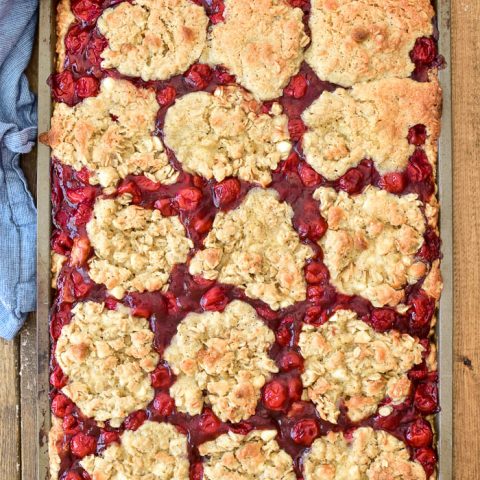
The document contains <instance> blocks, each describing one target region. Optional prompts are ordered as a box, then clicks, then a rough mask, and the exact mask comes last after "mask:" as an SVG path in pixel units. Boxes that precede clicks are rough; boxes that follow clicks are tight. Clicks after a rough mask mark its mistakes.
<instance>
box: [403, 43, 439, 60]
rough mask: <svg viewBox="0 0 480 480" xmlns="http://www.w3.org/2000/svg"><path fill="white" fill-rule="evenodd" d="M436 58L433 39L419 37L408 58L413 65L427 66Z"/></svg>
mask: <svg viewBox="0 0 480 480" xmlns="http://www.w3.org/2000/svg"><path fill="white" fill-rule="evenodd" d="M436 56H437V47H436V45H435V41H434V40H433V38H427V37H421V38H417V40H416V42H415V45H414V47H413V50H412V52H411V53H410V58H411V59H412V61H413V62H415V63H423V64H429V63H432V62H433V61H434V60H435V57H436Z"/></svg>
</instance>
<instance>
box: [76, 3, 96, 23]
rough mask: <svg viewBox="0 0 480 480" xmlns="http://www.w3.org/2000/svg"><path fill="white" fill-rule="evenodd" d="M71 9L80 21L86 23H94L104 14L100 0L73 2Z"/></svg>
mask: <svg viewBox="0 0 480 480" xmlns="http://www.w3.org/2000/svg"><path fill="white" fill-rule="evenodd" d="M71 9H72V12H73V14H74V15H75V16H76V17H77V18H78V19H79V20H83V21H84V22H86V23H93V22H94V21H95V20H96V19H97V18H98V17H99V16H100V15H101V13H102V9H101V7H100V6H99V5H98V0H97V1H95V0H73V2H72V5H71Z"/></svg>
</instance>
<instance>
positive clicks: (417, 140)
mask: <svg viewBox="0 0 480 480" xmlns="http://www.w3.org/2000/svg"><path fill="white" fill-rule="evenodd" d="M407 140H408V143H410V144H412V145H416V146H417V147H419V146H420V145H423V144H424V143H425V141H426V140H427V128H426V127H425V125H422V124H421V123H419V124H417V125H414V126H413V127H410V129H409V130H408V135H407Z"/></svg>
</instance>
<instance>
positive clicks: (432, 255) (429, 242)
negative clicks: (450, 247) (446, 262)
mask: <svg viewBox="0 0 480 480" xmlns="http://www.w3.org/2000/svg"><path fill="white" fill-rule="evenodd" d="M423 237H424V239H425V241H424V243H423V245H422V247H421V248H420V250H419V251H418V254H417V256H418V258H420V259H422V260H425V261H427V262H433V261H434V260H436V259H437V258H439V257H440V247H441V241H440V237H439V236H438V235H437V233H436V232H435V231H434V230H433V229H432V228H428V229H427V231H426V232H425V235H424V236H423Z"/></svg>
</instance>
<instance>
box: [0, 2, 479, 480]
mask: <svg viewBox="0 0 480 480" xmlns="http://www.w3.org/2000/svg"><path fill="white" fill-rule="evenodd" d="M452 3H453V5H452V14H453V15H452V22H453V23H452V31H453V33H452V35H453V37H452V41H453V52H452V54H453V60H452V64H453V65H452V66H453V104H454V136H453V137H454V263H455V274H454V275H455V291H454V294H455V308H454V311H455V323H456V325H455V338H454V343H455V351H454V362H455V366H454V373H455V377H454V425H455V434H454V445H455V447H454V461H455V478H456V479H458V480H478V479H480V404H479V403H480V334H479V329H480V314H479V311H480V208H479V205H480V201H479V195H480V85H479V82H480V29H479V28H478V21H479V20H480V0H452ZM35 65H36V56H34V58H33V59H32V66H31V68H30V72H29V76H30V77H31V78H32V88H35V87H36V85H35V84H34V78H35ZM23 167H24V170H25V172H26V174H27V177H28V180H29V183H30V185H31V186H33V185H34V184H35V152H32V153H31V154H30V155H28V156H26V157H25V158H24V159H23ZM33 190H34V188H32V191H33ZM35 355H36V353H35V317H34V315H31V316H30V317H29V319H28V321H27V323H26V325H25V327H24V328H23V329H22V331H21V332H20V334H19V336H18V337H17V339H16V340H15V341H13V342H3V341H1V340H0V366H1V367H0V368H2V370H3V373H2V382H1V384H0V459H1V460H0V462H1V466H0V480H19V479H23V480H33V479H34V478H35V467H34V455H35V453H34V446H35V443H36V432H35V426H34V424H33V422H34V418H35V416H34V413H35V388H36V387H35V375H34V368H35Z"/></svg>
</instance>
